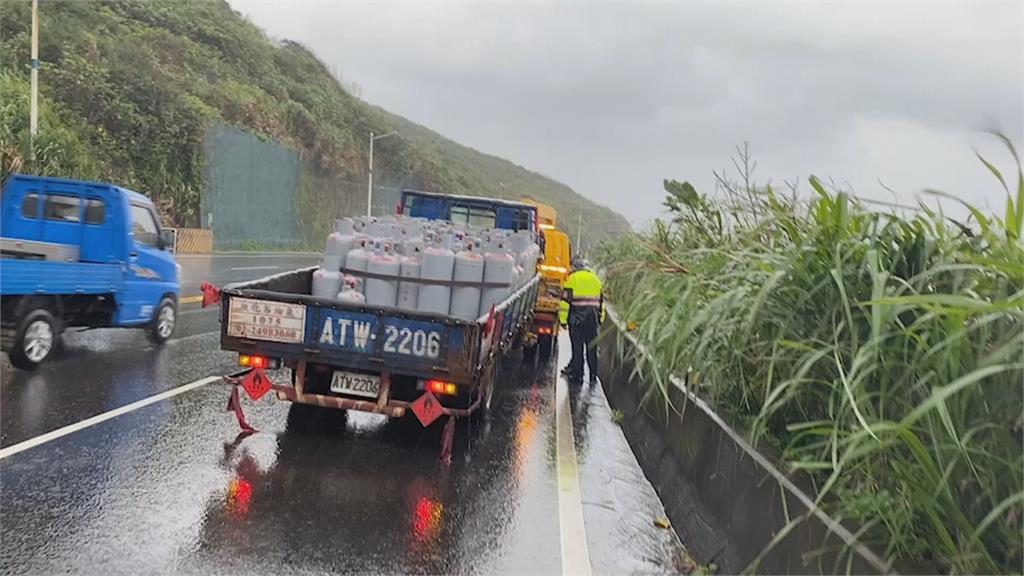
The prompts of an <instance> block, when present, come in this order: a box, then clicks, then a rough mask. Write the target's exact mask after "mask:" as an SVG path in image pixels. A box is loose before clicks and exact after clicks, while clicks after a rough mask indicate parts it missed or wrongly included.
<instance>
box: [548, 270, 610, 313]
mask: <svg viewBox="0 0 1024 576" xmlns="http://www.w3.org/2000/svg"><path fill="white" fill-rule="evenodd" d="M583 308H597V309H598V310H599V311H600V312H601V321H604V296H603V295H602V294H601V279H600V278H598V277H597V274H594V273H593V272H591V271H590V270H577V271H575V272H573V273H572V274H570V275H569V278H567V279H566V280H565V284H563V285H562V301H561V302H560V303H559V304H558V321H559V322H561V323H562V324H565V323H567V322H568V321H569V312H570V311H571V310H580V309H583Z"/></svg>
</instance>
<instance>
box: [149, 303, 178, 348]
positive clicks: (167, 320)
mask: <svg viewBox="0 0 1024 576" xmlns="http://www.w3.org/2000/svg"><path fill="white" fill-rule="evenodd" d="M177 321H178V308H177V306H175V305H174V300H173V299H171V298H164V299H163V300H161V301H160V306H159V307H158V308H157V309H156V313H155V314H153V321H152V323H151V324H150V325H149V328H148V329H147V330H146V335H147V336H149V340H150V342H152V343H154V344H163V343H164V342H167V340H168V339H170V337H171V334H174V327H175V324H177Z"/></svg>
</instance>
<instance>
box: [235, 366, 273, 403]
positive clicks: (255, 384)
mask: <svg viewBox="0 0 1024 576" xmlns="http://www.w3.org/2000/svg"><path fill="white" fill-rule="evenodd" d="M242 388H245V392H246V393H247V394H248V395H249V398H252V399H253V400H259V399H260V398H263V395H264V394H266V393H267V392H270V378H267V375H266V374H264V373H263V370H260V369H259V368H254V369H253V370H252V371H251V372H249V374H247V375H246V376H245V379H244V380H242Z"/></svg>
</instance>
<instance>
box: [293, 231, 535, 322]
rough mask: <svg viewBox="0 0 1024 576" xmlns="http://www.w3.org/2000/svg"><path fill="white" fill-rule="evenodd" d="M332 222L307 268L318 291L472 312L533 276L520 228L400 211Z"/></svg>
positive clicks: (531, 249) (531, 246) (462, 314)
mask: <svg viewBox="0 0 1024 576" xmlns="http://www.w3.org/2000/svg"><path fill="white" fill-rule="evenodd" d="M335 226H336V227H335V231H334V232H333V233H331V235H330V236H328V238H327V248H326V250H325V251H324V255H323V258H322V259H321V261H320V267H319V268H318V269H317V270H316V271H314V272H313V296H316V297H319V298H330V299H336V300H341V301H345V302H356V303H365V304H369V305H373V306H394V307H398V308H402V309H405V310H416V311H420V312H431V313H434V314H443V315H450V316H454V317H456V318H460V319H464V320H475V319H477V318H479V317H480V316H482V315H484V314H486V313H488V312H489V311H490V309H491V307H492V306H494V305H496V304H498V303H500V302H501V301H502V300H504V299H505V298H506V297H508V295H509V294H511V293H512V292H514V291H516V290H517V289H518V288H519V287H521V286H522V285H523V284H525V283H526V282H527V281H529V280H530V279H531V278H533V276H534V274H535V273H536V270H537V260H538V259H539V258H540V247H539V246H538V245H537V243H536V241H535V239H534V235H533V233H532V232H530V231H527V230H520V231H516V232H513V231H511V230H501V229H496V228H494V229H492V228H481V227H478V226H473V225H467V224H453V223H451V222H447V221H437V220H426V219H421V218H407V217H403V216H400V215H399V216H385V217H379V218H378V217H371V218H367V217H362V218H342V219H339V220H336V221H335ZM417 280H419V281H417ZM430 281H436V282H442V283H431V282H430ZM491 284H498V285H499V286H492V285H491ZM485 285H486V286H485Z"/></svg>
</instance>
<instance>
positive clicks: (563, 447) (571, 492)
mask: <svg viewBox="0 0 1024 576" xmlns="http://www.w3.org/2000/svg"><path fill="white" fill-rule="evenodd" d="M555 446H556V453H557V456H556V459H557V463H558V528H559V531H560V532H561V537H562V574H573V575H584V576H589V574H590V572H591V568H590V549H589V547H588V546H587V530H586V526H585V525H584V522H583V503H582V501H581V500H580V480H579V476H578V475H577V473H576V441H575V439H574V437H573V431H572V406H570V405H569V387H568V386H567V385H566V382H565V378H562V377H560V376H559V377H557V383H556V384H555Z"/></svg>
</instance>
